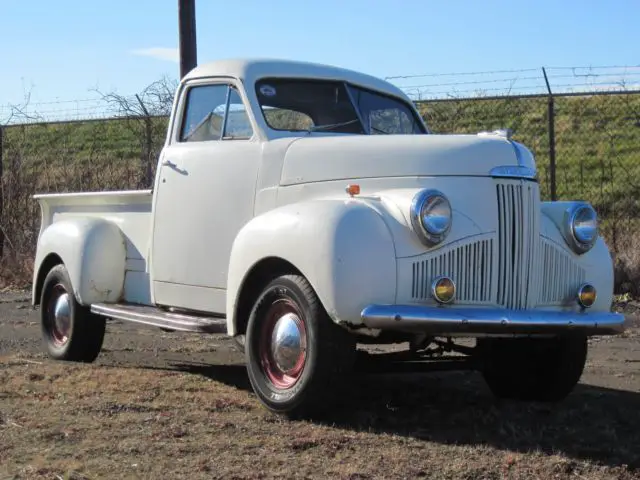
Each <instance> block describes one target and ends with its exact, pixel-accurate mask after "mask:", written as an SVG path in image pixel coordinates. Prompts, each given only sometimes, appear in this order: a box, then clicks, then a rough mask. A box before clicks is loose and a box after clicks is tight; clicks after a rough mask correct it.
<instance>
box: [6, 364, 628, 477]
mask: <svg viewBox="0 0 640 480" xmlns="http://www.w3.org/2000/svg"><path fill="white" fill-rule="evenodd" d="M177 368H178V370H177V371H166V370H156V369H151V368H150V369H144V368H122V367H108V366H96V365H90V366H78V365H65V364H61V363H54V362H49V361H39V360H38V361H36V362H35V363H34V361H33V360H29V359H27V360H25V359H23V358H20V357H19V356H11V357H5V358H3V359H1V360H0V380H1V381H0V385H1V386H0V399H2V403H0V405H1V408H0V438H2V441H0V465H3V466H4V467H3V468H4V470H5V472H6V473H5V472H2V468H0V473H5V474H6V475H9V477H6V478H14V479H45V478H46V479H49V478H65V475H69V477H68V478H77V479H80V478H344V479H368V478H434V479H435V478H437V479H449V478H466V479H493V478H510V479H519V478H545V479H548V478H555V479H570V478H571V479H573V478H580V479H603V478H617V479H621V480H623V479H632V478H640V470H638V469H640V457H639V456H638V455H639V454H638V450H637V449H638V447H640V438H639V437H640V432H638V429H637V422H632V423H629V421H630V419H631V418H637V405H638V394H637V393H632V392H618V391H610V390H607V389H600V388H595V387H582V388H581V389H580V390H579V393H578V394H576V395H575V396H574V397H573V398H571V399H569V400H568V402H567V404H566V405H563V406H560V407H557V408H552V407H549V406H540V405H526V404H525V405H519V404H515V403H513V404H511V403H503V404H500V403H495V402H494V400H493V399H492V398H491V397H490V396H488V395H487V393H486V391H484V389H483V387H482V384H481V383H479V381H478V379H477V378H476V377H474V376H473V375H472V374H467V373H460V374H446V375H443V376H440V377H438V376H436V377H431V378H428V377H427V378H423V379H422V380H420V381H416V379H415V378H414V379H412V380H410V381H407V380H406V379H398V378H396V379H394V380H390V379H386V378H383V379H379V380H376V381H371V380H368V381H364V382H359V383H357V385H354V387H353V390H352V391H350V392H349V398H348V399H347V400H345V401H344V403H343V405H342V406H341V408H340V409H338V410H337V411H336V412H335V414H334V415H333V416H332V418H329V419H325V420H324V421H318V422H316V423H311V422H287V421H284V420H281V419H280V418H278V417H275V416H273V415H271V414H270V413H268V412H266V411H265V410H264V409H263V408H262V407H261V406H260V405H259V404H258V402H257V401H256V399H255V397H254V396H253V394H251V393H249V392H248V384H247V379H246V374H245V372H244V369H243V368H242V367H240V366H235V365H227V366H193V365H181V366H178V367H177ZM0 478H3V477H1V476H0Z"/></svg>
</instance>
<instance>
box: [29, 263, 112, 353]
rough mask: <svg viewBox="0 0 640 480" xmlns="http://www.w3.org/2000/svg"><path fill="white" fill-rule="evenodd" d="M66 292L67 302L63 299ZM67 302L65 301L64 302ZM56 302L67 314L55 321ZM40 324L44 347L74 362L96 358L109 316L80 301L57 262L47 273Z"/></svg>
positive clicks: (65, 271) (47, 350)
mask: <svg viewBox="0 0 640 480" xmlns="http://www.w3.org/2000/svg"><path fill="white" fill-rule="evenodd" d="M62 296H66V297H65V298H66V302H64V301H63V300H59V299H60V298H61V297H62ZM63 302H64V303H63ZM56 303H58V305H59V308H61V309H62V310H63V312H64V309H66V311H67V314H65V315H62V316H61V317H60V318H63V319H64V318H66V320H63V321H61V322H56V321H55V309H56ZM40 327H41V330H42V339H43V342H44V348H45V350H46V352H47V353H48V354H49V356H50V357H51V358H54V359H56V360H66V361H73V362H87V363H90V362H93V361H94V360H95V359H96V358H97V357H98V355H99V353H100V350H101V349H102V342H103V340H104V332H105V329H106V319H105V318H104V317H101V316H98V315H95V314H93V313H91V311H90V310H89V308H88V307H85V306H83V305H80V304H79V303H78V302H77V301H76V298H75V295H74V294H73V287H72V285H71V281H70V280H69V274H68V272H67V269H66V267H65V266H64V265H62V264H60V265H56V266H55V267H53V268H52V269H51V270H50V271H49V273H48V274H47V276H46V278H45V280H44V284H43V286H42V295H41V297H40Z"/></svg>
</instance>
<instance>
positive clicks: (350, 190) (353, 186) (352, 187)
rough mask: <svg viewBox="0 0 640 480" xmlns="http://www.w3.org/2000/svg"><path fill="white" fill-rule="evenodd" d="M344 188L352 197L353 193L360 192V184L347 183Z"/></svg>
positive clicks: (357, 193)
mask: <svg viewBox="0 0 640 480" xmlns="http://www.w3.org/2000/svg"><path fill="white" fill-rule="evenodd" d="M345 190H346V191H347V193H348V194H349V195H351V196H352V197H353V196H354V195H359V194H360V185H356V184H350V185H347V188H346V189H345Z"/></svg>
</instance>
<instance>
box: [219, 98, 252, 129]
mask: <svg viewBox="0 0 640 480" xmlns="http://www.w3.org/2000/svg"><path fill="white" fill-rule="evenodd" d="M251 135H253V129H252V128H251V122H250V121H249V116H248V115H247V108H246V107H245V105H244V103H243V102H242V98H240V94H239V93H238V91H237V90H236V89H235V88H233V87H231V88H230V89H229V112H228V114H227V124H226V125H225V129H224V138H225V139H227V138H228V139H233V138H249V137H251Z"/></svg>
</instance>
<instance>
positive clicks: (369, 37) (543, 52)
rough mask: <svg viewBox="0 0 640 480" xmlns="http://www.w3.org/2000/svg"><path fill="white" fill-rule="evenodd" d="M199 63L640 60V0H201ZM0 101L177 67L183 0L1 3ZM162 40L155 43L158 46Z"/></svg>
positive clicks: (124, 88)
mask: <svg viewBox="0 0 640 480" xmlns="http://www.w3.org/2000/svg"><path fill="white" fill-rule="evenodd" d="M196 11H197V32H198V61H199V63H203V62H206V61H209V60H214V59H218V58H227V57H236V56H241V57H251V56H260V57H265V56H266V57H281V58H291V59H302V60H309V61H318V62H325V63H330V64H334V65H339V66H345V67H349V68H353V69H356V70H361V71H364V72H367V73H370V74H373V75H377V76H380V77H386V76H392V75H407V74H422V73H438V72H441V73H445V72H467V71H487V70H500V69H522V68H538V67H540V66H541V65H548V66H574V65H578V66H585V65H640V47H639V45H640V33H639V32H640V29H638V27H637V22H638V19H640V2H638V1H637V0H608V1H596V0H591V1H584V0H583V1H577V0H556V1H551V0H537V1H533V0H531V1H519V2H515V1H506V0H485V1H471V0H468V1H463V0H446V1H445V0H440V1H428V0H422V1H417V0H416V1H414V0H402V1H401V0H395V1H386V0H385V1H383V0H377V1H373V0H372V1H364V0H323V1H322V2H313V3H312V2H303V1H284V0H280V1H278V0H272V1H264V0H263V1H257V0H234V1H231V2H222V1H214V0H196ZM0 35H1V38H2V40H3V41H2V43H3V49H2V50H3V53H2V56H1V58H2V60H1V65H2V66H1V67H0V92H1V93H0V105H6V104H7V103H10V102H11V103H15V102H20V100H21V99H22V98H23V92H24V91H25V89H26V90H28V89H31V91H32V102H48V101H54V100H71V99H82V98H91V97H92V96H93V94H92V93H91V92H90V89H91V88H93V87H99V88H100V89H102V90H117V91H118V92H120V93H123V94H132V93H135V92H137V91H139V90H140V89H142V88H143V87H144V86H145V85H147V84H149V83H150V82H152V81H154V80H156V79H158V78H160V77H161V76H163V75H169V76H173V77H177V76H178V63H177V62H176V61H175V57H176V55H177V53H176V52H177V51H176V47H177V45H178V40H177V0H127V1H125V0H109V1H106V0H93V1H89V0H55V1H45V0H23V1H21V2H18V1H16V0H0ZM154 49H159V50H154Z"/></svg>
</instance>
